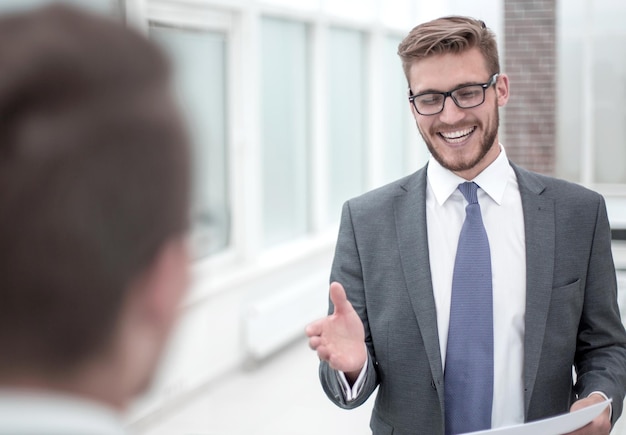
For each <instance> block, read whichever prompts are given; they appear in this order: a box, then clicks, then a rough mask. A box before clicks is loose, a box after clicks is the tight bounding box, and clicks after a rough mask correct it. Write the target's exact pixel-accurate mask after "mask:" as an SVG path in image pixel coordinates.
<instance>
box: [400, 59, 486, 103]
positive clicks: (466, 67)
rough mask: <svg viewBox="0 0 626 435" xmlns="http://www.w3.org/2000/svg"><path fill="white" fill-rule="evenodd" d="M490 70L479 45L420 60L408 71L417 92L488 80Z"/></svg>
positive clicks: (441, 89) (412, 87)
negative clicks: (462, 50) (458, 51)
mask: <svg viewBox="0 0 626 435" xmlns="http://www.w3.org/2000/svg"><path fill="white" fill-rule="evenodd" d="M489 76H490V71H488V70H487V65H486V61H485V58H484V56H483V55H482V53H481V52H480V50H479V49H478V48H472V49H470V50H467V51H464V52H462V53H458V54H456V53H446V54H437V55H434V56H428V57H426V58H424V59H420V60H417V61H415V62H413V64H412V65H411V69H410V70H409V83H410V85H411V91H412V92H413V93H414V94H417V93H420V92H425V91H448V90H450V89H453V88H455V87H457V86H461V85H464V84H467V83H483V82H485V81H487V80H489Z"/></svg>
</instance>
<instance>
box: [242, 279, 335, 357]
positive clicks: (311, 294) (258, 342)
mask: <svg viewBox="0 0 626 435" xmlns="http://www.w3.org/2000/svg"><path fill="white" fill-rule="evenodd" d="M327 309H328V272H327V271H326V270H324V271H323V272H320V273H319V274H315V275H309V276H307V277H306V279H304V280H301V281H299V282H297V283H295V284H294V285H291V286H288V287H285V288H282V289H279V290H278V291H276V292H275V293H273V294H271V295H268V296H266V297H264V298H262V299H260V300H258V301H255V302H253V303H252V304H250V305H249V306H248V308H247V309H246V310H245V315H244V326H243V334H244V342H245V348H246V352H247V354H248V355H247V356H248V359H249V360H251V361H249V362H254V361H260V360H263V359H264V358H267V357H268V356H270V355H271V354H272V353H274V352H276V351H277V350H279V349H280V348H282V347H284V346H285V345H287V344H289V343H291V342H293V341H294V340H296V339H297V338H299V337H304V328H305V326H306V325H307V324H308V323H309V322H311V321H313V320H315V319H317V318H319V317H321V316H323V315H325V314H326V311H327Z"/></svg>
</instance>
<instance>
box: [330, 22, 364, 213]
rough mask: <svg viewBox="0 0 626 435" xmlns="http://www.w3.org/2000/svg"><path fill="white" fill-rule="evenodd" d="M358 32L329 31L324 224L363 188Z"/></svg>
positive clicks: (361, 46) (361, 64)
mask: <svg viewBox="0 0 626 435" xmlns="http://www.w3.org/2000/svg"><path fill="white" fill-rule="evenodd" d="M364 39H365V38H364V36H363V34H362V33H361V32H359V31H355V30H346V29H340V28H332V29H331V30H330V35H329V46H328V54H329V61H328V65H329V71H328V74H329V77H328V83H329V94H328V102H329V106H328V132H329V156H330V168H329V172H330V182H329V192H328V197H329V207H328V213H329V216H328V221H330V222H332V221H337V220H339V215H340V211H341V205H342V204H343V203H344V202H345V201H346V200H348V199H350V198H351V197H353V196H355V195H358V194H360V193H362V192H363V190H364V187H365V171H364V169H365V156H366V154H365V150H366V135H365V130H366V124H365V109H366V107H365V105H366V104H367V101H366V98H365V86H366V83H365V81H366V76H365V41H364Z"/></svg>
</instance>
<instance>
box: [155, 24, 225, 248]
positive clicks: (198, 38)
mask: <svg viewBox="0 0 626 435" xmlns="http://www.w3.org/2000/svg"><path fill="white" fill-rule="evenodd" d="M150 36H151V37H152V38H153V39H155V40H156V41H158V42H159V43H160V44H161V45H162V46H163V47H164V48H165V49H166V51H167V52H168V53H169V54H170V56H171V58H172V60H173V63H174V68H175V79H176V80H175V83H176V88H177V91H178V94H179V96H180V100H181V104H182V109H183V111H184V113H185V115H186V119H187V122H188V124H189V128H190V130H191V137H192V140H193V145H194V155H193V164H194V195H193V199H194V201H193V210H192V212H193V214H192V218H193V222H192V223H193V234H192V236H193V237H192V240H193V243H194V248H195V253H196V256H205V255H208V254H211V253H214V252H217V251H219V250H222V249H224V248H225V247H226V246H227V245H228V242H229V233H230V204H229V197H228V170H227V168H228V158H227V137H226V131H227V129H226V125H227V119H226V93H225V92H226V91H225V89H226V35H224V34H223V33H220V32H209V31H189V30H185V29H175V28H166V27H158V26H153V27H151V28H150Z"/></svg>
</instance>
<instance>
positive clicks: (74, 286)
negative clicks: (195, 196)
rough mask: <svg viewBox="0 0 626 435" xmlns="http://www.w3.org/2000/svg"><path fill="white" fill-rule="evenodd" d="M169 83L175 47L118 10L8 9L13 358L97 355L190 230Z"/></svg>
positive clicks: (3, 341)
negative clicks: (162, 255)
mask: <svg viewBox="0 0 626 435" xmlns="http://www.w3.org/2000/svg"><path fill="white" fill-rule="evenodd" d="M169 82H170V68H169V65H168V62H167V60H166V58H165V57H164V55H163V54H162V53H161V51H160V50H159V49H158V48H157V47H156V46H155V45H153V43H151V42H149V41H148V40H146V39H145V38H144V37H143V36H141V35H140V34H139V33H136V32H135V31H132V30H130V29H128V28H125V27H124V26H122V25H121V24H118V23H116V22H114V21H113V20H110V19H108V18H106V17H103V16H95V15H91V14H89V13H87V12H84V11H80V10H78V9H75V8H72V7H69V6H60V5H56V6H48V7H45V8H43V9H39V10H35V11H30V12H22V13H15V14H12V15H5V16H0V349H1V352H2V357H1V358H0V369H5V368H8V367H12V366H13V367H15V365H18V366H20V365H21V366H24V365H25V366H26V367H33V366H35V367H39V366H40V367H41V368H45V369H58V370H61V371H63V370H71V369H72V367H73V366H74V365H76V364H79V363H80V362H82V361H84V360H85V359H87V358H89V357H90V356H92V355H93V354H94V353H95V352H97V351H98V350H99V349H101V348H102V347H103V346H105V345H106V343H107V340H108V339H109V338H110V336H111V335H112V331H113V329H114V327H115V321H116V320H117V316H118V314H119V310H120V307H121V306H122V303H123V300H124V298H125V297H126V290H127V289H128V288H129V284H130V283H131V282H132V281H133V279H135V278H137V277H138V276H139V275H140V274H141V272H142V271H143V270H145V269H146V268H147V267H148V266H149V265H150V263H151V261H152V260H153V258H154V257H155V255H156V254H157V252H158V251H159V249H160V248H161V247H162V246H163V245H164V244H165V243H166V242H167V241H168V240H170V239H171V238H172V237H174V236H178V235H182V234H184V232H185V231H186V229H187V226H188V215H189V213H188V208H189V189H190V186H189V184H190V182H189V178H190V176H189V149H188V147H189V145H188V139H187V134H186V131H185V128H184V126H183V123H182V121H181V118H180V117H179V113H178V109H177V107H176V104H175V103H174V100H173V98H172V96H171V94H170V83H169ZM38 365H39V366H38Z"/></svg>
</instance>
